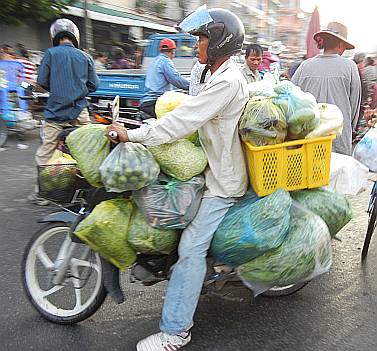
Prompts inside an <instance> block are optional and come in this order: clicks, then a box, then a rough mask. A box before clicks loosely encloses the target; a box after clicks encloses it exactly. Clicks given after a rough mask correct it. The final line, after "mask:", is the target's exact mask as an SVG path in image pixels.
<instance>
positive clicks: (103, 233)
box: [75, 199, 136, 271]
mask: <svg viewBox="0 0 377 351" xmlns="http://www.w3.org/2000/svg"><path fill="white" fill-rule="evenodd" d="M132 211H133V205H132V202H131V201H130V200H126V199H113V200H107V201H103V202H101V203H99V204H98V205H97V206H96V207H95V208H94V210H93V211H92V212H91V213H90V214H89V216H88V217H86V218H85V219H84V220H83V221H82V222H81V223H80V224H79V225H78V226H77V228H76V230H75V235H77V236H78V237H79V238H80V239H81V240H82V241H83V242H84V243H86V244H88V245H89V246H90V247H91V248H92V249H93V250H94V251H96V252H98V253H99V254H100V255H101V256H102V257H104V258H105V259H106V260H108V261H109V262H111V263H112V264H113V265H114V266H116V267H118V268H119V269H121V270H123V271H124V270H126V269H127V268H128V267H129V266H130V265H131V264H132V263H134V262H135V260H136V254H135V252H134V250H133V249H132V248H131V247H130V244H129V243H128V241H127V236H128V231H129V225H130V220H131V215H132Z"/></svg>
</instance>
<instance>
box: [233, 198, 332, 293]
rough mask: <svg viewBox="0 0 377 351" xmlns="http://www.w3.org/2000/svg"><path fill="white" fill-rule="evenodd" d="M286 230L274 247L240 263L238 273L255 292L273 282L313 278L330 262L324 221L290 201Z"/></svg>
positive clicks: (297, 281)
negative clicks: (287, 228)
mask: <svg viewBox="0 0 377 351" xmlns="http://www.w3.org/2000/svg"><path fill="white" fill-rule="evenodd" d="M291 209H292V211H291V219H290V224H289V232H288V235H287V237H286V239H285V240H284V242H283V243H282V245H280V246H279V247H278V248H277V249H275V250H271V251H268V252H266V253H265V254H263V255H261V256H259V257H257V258H254V259H253V260H251V261H249V262H247V263H245V264H243V265H241V266H240V267H239V268H238V273H239V275H240V277H241V279H242V280H243V281H244V283H245V284H246V285H247V286H249V287H250V288H251V289H252V290H253V292H254V294H255V295H258V294H260V293H261V292H263V291H266V290H268V289H269V288H271V287H273V286H281V287H283V286H287V285H290V284H297V283H299V282H303V281H307V280H310V279H313V278H314V277H316V276H318V275H320V274H322V273H325V272H327V271H328V270H329V269H330V267H331V264H332V251H331V237H330V234H329V230H328V228H327V225H326V223H325V222H324V221H323V220H322V219H321V217H319V216H317V215H316V214H314V213H313V212H310V211H309V210H306V209H305V208H303V207H302V206H300V205H296V204H295V203H294V204H292V207H291Z"/></svg>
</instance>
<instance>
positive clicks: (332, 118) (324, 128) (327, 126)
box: [305, 103, 343, 139]
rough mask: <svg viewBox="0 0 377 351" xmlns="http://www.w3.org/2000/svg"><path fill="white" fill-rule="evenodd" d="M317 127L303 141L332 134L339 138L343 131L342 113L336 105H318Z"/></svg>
mask: <svg viewBox="0 0 377 351" xmlns="http://www.w3.org/2000/svg"><path fill="white" fill-rule="evenodd" d="M318 107H319V112H320V121H319V125H318V126H317V127H316V128H315V129H314V130H313V131H311V132H310V133H309V134H308V135H307V136H306V137H305V139H309V138H319V137H324V136H328V135H332V134H336V135H337V136H340V135H341V134H342V131H343V113H342V111H341V110H340V108H339V107H338V106H336V105H332V104H325V103H319V104H318Z"/></svg>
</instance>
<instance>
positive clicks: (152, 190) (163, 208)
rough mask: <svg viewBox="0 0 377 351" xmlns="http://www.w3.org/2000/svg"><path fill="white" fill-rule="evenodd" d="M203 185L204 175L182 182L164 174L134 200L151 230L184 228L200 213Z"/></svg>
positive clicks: (134, 193) (135, 192)
mask: <svg viewBox="0 0 377 351" xmlns="http://www.w3.org/2000/svg"><path fill="white" fill-rule="evenodd" d="M204 184H205V180H204V177H203V176H201V175H199V176H196V177H193V178H191V179H190V180H187V181H185V182H182V181H179V180H177V179H174V178H170V177H168V176H166V175H165V174H163V173H161V174H160V175H159V176H158V178H157V180H156V181H154V182H153V183H152V184H150V185H148V186H146V187H144V188H142V189H140V190H138V191H134V192H133V193H132V198H133V200H134V202H135V203H136V205H137V206H138V207H139V209H140V211H141V212H142V214H143V215H144V217H145V219H146V220H147V222H148V223H149V224H150V225H151V226H152V227H154V228H161V229H183V228H186V227H187V226H188V225H189V224H190V222H191V221H192V220H193V219H194V217H195V215H196V213H197V212H198V209H199V205H200V202H201V200H202V196H203V191H204Z"/></svg>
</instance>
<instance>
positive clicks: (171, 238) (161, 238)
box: [128, 208, 178, 255]
mask: <svg viewBox="0 0 377 351" xmlns="http://www.w3.org/2000/svg"><path fill="white" fill-rule="evenodd" d="M128 242H129V244H130V245H131V247H132V248H133V249H134V250H135V251H137V252H141V253H143V254H150V255H159V254H164V255H168V254H169V253H170V252H172V251H173V250H174V249H175V248H176V247H177V245H178V234H177V232H176V231H175V230H167V229H157V228H153V227H151V226H150V225H149V224H148V223H147V221H146V220H145V218H144V216H143V214H142V213H141V212H140V211H139V209H137V208H135V209H134V212H133V214H132V218H131V222H130V227H129V233H128Z"/></svg>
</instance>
